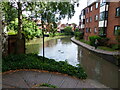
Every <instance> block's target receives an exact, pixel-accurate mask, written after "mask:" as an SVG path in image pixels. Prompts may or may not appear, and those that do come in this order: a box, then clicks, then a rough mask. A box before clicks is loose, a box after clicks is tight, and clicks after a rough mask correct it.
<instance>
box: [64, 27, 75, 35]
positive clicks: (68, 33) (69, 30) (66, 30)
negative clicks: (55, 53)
mask: <svg viewBox="0 0 120 90" xmlns="http://www.w3.org/2000/svg"><path fill="white" fill-rule="evenodd" d="M64 33H65V35H73V31H72V27H65V28H64Z"/></svg>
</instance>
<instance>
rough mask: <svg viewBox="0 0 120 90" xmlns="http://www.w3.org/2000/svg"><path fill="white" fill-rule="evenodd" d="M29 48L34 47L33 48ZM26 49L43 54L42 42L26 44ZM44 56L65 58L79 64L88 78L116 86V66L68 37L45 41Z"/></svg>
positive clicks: (73, 63)
mask: <svg viewBox="0 0 120 90" xmlns="http://www.w3.org/2000/svg"><path fill="white" fill-rule="evenodd" d="M31 48H34V50H33V49H31ZM27 50H31V51H28V53H29V52H33V51H37V52H38V53H39V54H38V55H40V56H42V55H43V49H42V44H39V45H32V46H30V45H28V46H27ZM45 57H47V58H51V59H55V60H56V61H65V60H66V61H68V63H69V64H71V65H73V66H76V65H77V64H81V65H82V67H83V68H84V69H85V71H86V73H87V75H88V78H89V79H93V80H95V81H98V82H100V83H102V84H104V85H105V86H108V87H111V88H118V67H117V66H116V65H114V64H112V63H111V62H108V61H107V60H105V59H103V58H102V57H99V55H97V54H96V53H93V52H91V51H89V50H87V49H85V48H83V47H81V46H79V45H76V44H75V43H73V42H72V41H71V40H70V37H64V38H59V39H53V40H49V41H46V42H45Z"/></svg>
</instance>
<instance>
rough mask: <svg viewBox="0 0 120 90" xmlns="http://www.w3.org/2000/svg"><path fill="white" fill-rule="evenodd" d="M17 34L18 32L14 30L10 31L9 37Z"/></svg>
mask: <svg viewBox="0 0 120 90" xmlns="http://www.w3.org/2000/svg"><path fill="white" fill-rule="evenodd" d="M16 34H17V32H16V31H14V30H9V31H8V35H16Z"/></svg>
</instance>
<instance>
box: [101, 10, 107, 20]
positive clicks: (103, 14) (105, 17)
mask: <svg viewBox="0 0 120 90" xmlns="http://www.w3.org/2000/svg"><path fill="white" fill-rule="evenodd" d="M107 18H108V12H107V11H104V12H101V13H100V21H102V20H106V19H107Z"/></svg>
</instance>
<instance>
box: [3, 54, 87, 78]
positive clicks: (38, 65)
mask: <svg viewBox="0 0 120 90" xmlns="http://www.w3.org/2000/svg"><path fill="white" fill-rule="evenodd" d="M16 69H40V70H48V71H51V72H60V73H64V74H68V75H71V76H75V77H77V78H80V79H86V78H87V74H86V73H85V71H84V69H83V68H82V67H81V66H80V65H78V66H77V67H74V66H72V65H70V64H68V63H67V61H59V62H57V61H55V60H54V59H48V58H44V61H43V57H41V56H37V54H19V55H9V56H7V57H4V58H3V63H2V71H3V72H5V71H8V70H16Z"/></svg>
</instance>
